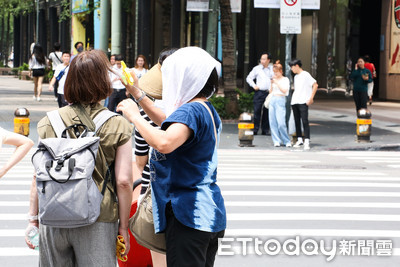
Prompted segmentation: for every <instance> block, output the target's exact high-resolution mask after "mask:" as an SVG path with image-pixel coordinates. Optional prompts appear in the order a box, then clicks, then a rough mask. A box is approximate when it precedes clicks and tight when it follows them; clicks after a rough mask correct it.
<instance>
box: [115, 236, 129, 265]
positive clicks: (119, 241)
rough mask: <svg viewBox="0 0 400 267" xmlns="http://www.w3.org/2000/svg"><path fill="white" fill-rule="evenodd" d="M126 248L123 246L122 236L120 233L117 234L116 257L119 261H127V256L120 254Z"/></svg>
mask: <svg viewBox="0 0 400 267" xmlns="http://www.w3.org/2000/svg"><path fill="white" fill-rule="evenodd" d="M125 250H126V246H125V240H124V237H123V236H122V235H118V236H117V251H116V254H117V258H118V259H119V260H121V261H124V262H125V261H127V260H128V256H127V255H125V256H124V257H122V256H121V255H122V254H124V253H125Z"/></svg>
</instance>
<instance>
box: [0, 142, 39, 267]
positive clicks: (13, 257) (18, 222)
mask: <svg viewBox="0 0 400 267" xmlns="http://www.w3.org/2000/svg"><path fill="white" fill-rule="evenodd" d="M14 150H15V149H14V148H12V147H9V146H3V147H2V149H1V150H0V164H4V162H6V161H7V160H8V159H9V157H10V155H11V154H12V153H13V152H14ZM33 151H34V150H33V149H32V150H31V152H30V153H28V155H27V156H26V157H25V158H24V159H22V161H21V162H20V163H18V164H17V165H16V166H14V168H13V169H11V170H10V171H9V172H8V173H7V174H6V175H5V176H4V177H2V178H1V179H0V262H1V264H0V265H1V266H28V267H30V266H38V255H39V253H38V251H36V250H31V249H29V248H28V247H27V246H26V244H25V239H24V236H25V228H26V227H27V225H28V221H27V219H26V218H27V217H26V214H27V213H28V210H29V192H30V191H29V190H30V186H31V183H32V175H33V167H32V165H31V162H30V158H31V155H32V153H33Z"/></svg>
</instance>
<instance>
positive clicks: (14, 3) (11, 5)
mask: <svg viewBox="0 0 400 267" xmlns="http://www.w3.org/2000/svg"><path fill="white" fill-rule="evenodd" d="M33 6H34V0H0V28H1V29H0V53H1V56H0V63H1V64H3V63H5V65H7V60H8V55H9V53H10V51H11V46H12V43H11V39H12V35H13V33H14V21H13V17H14V16H17V15H19V14H25V13H26V12H29V11H31V10H32V8H33Z"/></svg>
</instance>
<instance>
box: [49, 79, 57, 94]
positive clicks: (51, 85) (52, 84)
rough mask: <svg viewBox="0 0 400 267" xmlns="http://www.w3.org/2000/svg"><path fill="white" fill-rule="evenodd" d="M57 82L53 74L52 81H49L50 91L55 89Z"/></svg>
mask: <svg viewBox="0 0 400 267" xmlns="http://www.w3.org/2000/svg"><path fill="white" fill-rule="evenodd" d="M55 83H56V76H53V78H51V81H50V83H49V91H53V90H54V84H55Z"/></svg>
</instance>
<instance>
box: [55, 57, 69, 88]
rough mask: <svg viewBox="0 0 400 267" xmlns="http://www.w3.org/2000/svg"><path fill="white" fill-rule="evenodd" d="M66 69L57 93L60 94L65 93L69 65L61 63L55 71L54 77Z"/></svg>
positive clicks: (59, 82)
mask: <svg viewBox="0 0 400 267" xmlns="http://www.w3.org/2000/svg"><path fill="white" fill-rule="evenodd" d="M64 69H65V71H64V75H63V76H62V77H61V80H59V81H58V88H57V93H58V94H60V95H63V94H64V84H65V80H66V79H67V75H68V70H69V67H67V66H65V65H64V64H61V65H58V66H57V68H56V69H55V71H54V77H57V76H58V75H59V74H60V72H61V71H63V70H64Z"/></svg>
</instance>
